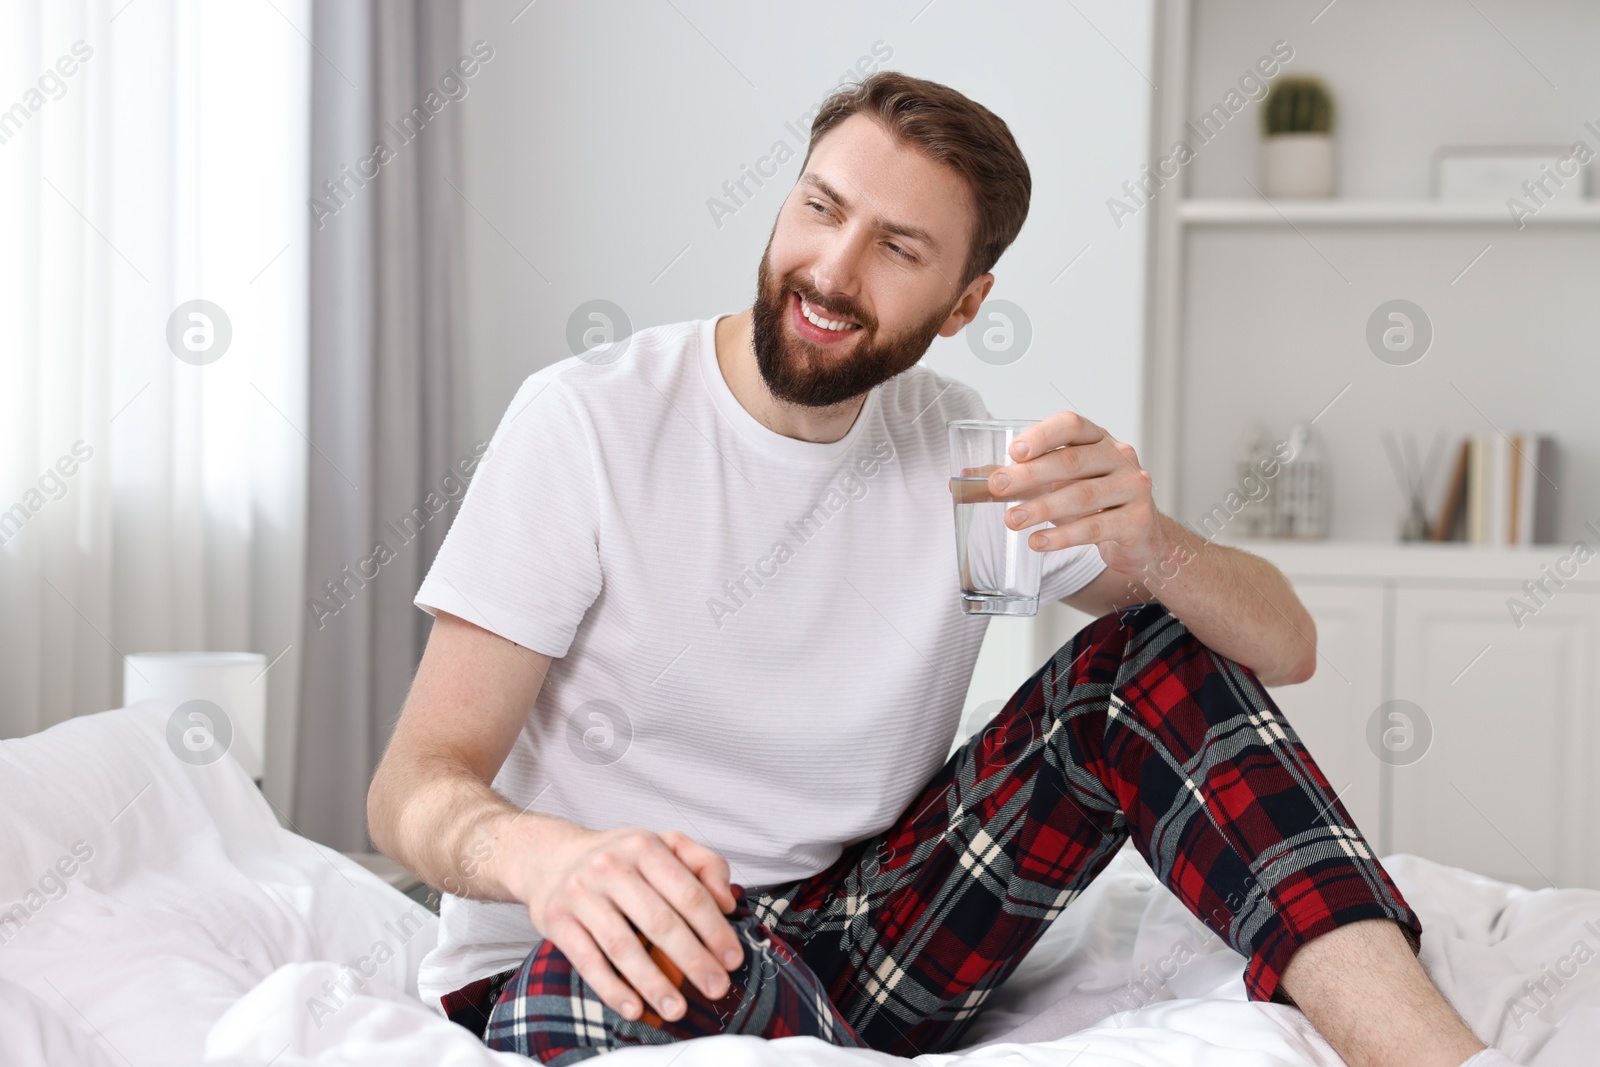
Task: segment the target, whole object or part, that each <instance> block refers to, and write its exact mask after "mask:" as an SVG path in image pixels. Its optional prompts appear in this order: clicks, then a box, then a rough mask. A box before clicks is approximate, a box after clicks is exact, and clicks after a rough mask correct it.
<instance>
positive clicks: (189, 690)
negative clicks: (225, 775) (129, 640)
mask: <svg viewBox="0 0 1600 1067" xmlns="http://www.w3.org/2000/svg"><path fill="white" fill-rule="evenodd" d="M266 670H267V657H266V656H263V655H262V654H261V653H259V652H138V653H134V654H133V655H130V656H127V657H125V658H124V660H123V667H122V702H123V703H124V704H135V703H138V702H139V701H141V700H163V701H167V702H169V703H171V704H173V705H174V710H173V714H174V722H173V723H172V724H171V726H169V729H168V732H167V737H168V740H169V742H171V743H173V745H174V751H175V752H177V753H178V754H179V755H180V756H182V757H183V758H185V759H186V760H187V761H188V762H191V763H209V762H212V761H213V760H215V759H219V758H221V756H222V755H223V754H224V751H226V752H229V753H232V755H233V758H234V759H235V760H237V761H238V762H239V764H240V766H242V767H243V768H244V770H245V773H246V774H248V775H249V776H250V777H251V778H253V779H255V780H256V782H257V784H259V783H260V781H261V777H262V774H263V773H264V772H263V761H262V754H263V753H264V752H265V751H266V748H267V679H266V677H265V674H266ZM191 701H205V702H207V703H208V704H210V705H214V707H207V706H206V705H204V704H197V705H195V706H194V707H192V708H188V709H185V708H184V707H183V705H185V704H189V703H190V702H191ZM219 709H220V711H221V713H222V715H221V720H220V721H217V715H216V711H217V710H219ZM180 713H181V714H180ZM191 723H193V724H199V725H191ZM197 731H198V732H197ZM196 737H199V738H201V741H202V743H200V744H194V743H190V742H191V741H192V740H193V739H194V738H196ZM214 742H221V745H220V746H219V747H217V748H215V749H213V743H214ZM208 750H210V751H208Z"/></svg>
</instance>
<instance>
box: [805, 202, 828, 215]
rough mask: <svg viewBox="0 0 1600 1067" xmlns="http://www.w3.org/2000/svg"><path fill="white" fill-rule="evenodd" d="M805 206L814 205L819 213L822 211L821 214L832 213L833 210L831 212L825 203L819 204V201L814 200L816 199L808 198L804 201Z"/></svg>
mask: <svg viewBox="0 0 1600 1067" xmlns="http://www.w3.org/2000/svg"><path fill="white" fill-rule="evenodd" d="M806 207H814V208H816V209H817V211H819V212H820V213H822V214H824V215H831V214H833V212H831V211H829V210H828V208H827V206H826V205H823V204H819V203H817V202H816V201H815V200H808V201H806Z"/></svg>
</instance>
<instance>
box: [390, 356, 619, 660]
mask: <svg viewBox="0 0 1600 1067" xmlns="http://www.w3.org/2000/svg"><path fill="white" fill-rule="evenodd" d="M548 369H549V368H547V370H548ZM592 448H593V436H592V433H591V431H590V427H589V425H588V424H587V422H586V420H585V419H584V418H583V416H582V412H581V410H580V408H579V405H578V403H577V401H576V400H575V399H574V398H573V397H572V395H571V393H570V392H569V390H568V389H567V388H566V387H565V386H564V385H563V384H562V383H561V382H560V381H559V380H558V379H556V378H554V377H553V376H551V375H550V374H548V373H546V372H544V371H541V372H540V373H538V374H534V375H532V376H530V377H529V378H528V379H526V380H525V381H524V382H523V383H522V386H521V388H519V389H518V390H517V394H516V396H515V397H513V398H512V401H511V405H510V406H509V407H508V408H507V409H506V413H505V415H504V416H502V417H501V420H500V425H499V426H498V427H497V428H496V429H495V432H494V436H493V437H492V438H490V441H489V449H488V451H487V453H486V454H485V455H484V457H483V459H482V460H480V461H479V466H478V469H477V472H476V475H475V477H474V478H473V479H472V482H471V483H470V484H469V485H468V487H467V492H466V495H465V496H463V497H462V500H461V509H460V511H459V512H457V514H456V517H455V520H454V521H453V522H452V523H451V524H450V529H449V531H448V532H447V533H446V534H445V538H444V542H443V543H442V544H441V545H440V546H439V552H438V554H437V555H436V556H435V557H434V559H433V564H432V566H431V567H429V569H428V574H427V577H425V578H424V579H423V581H422V585H421V587H420V588H419V589H418V590H417V595H416V599H415V601H414V603H415V604H416V605H417V607H419V608H421V609H422V610H424V611H426V612H428V614H430V615H432V614H434V613H435V612H439V611H445V612H449V613H450V614H451V615H456V616H459V617H460V618H463V619H466V620H467V621H468V622H470V623H473V624H475V625H477V626H481V627H483V628H484V629H485V630H490V631H492V632H494V633H497V634H499V635H500V636H501V637H504V638H506V639H507V640H508V641H514V642H515V643H517V644H519V645H521V646H523V647H524V648H528V649H532V650H533V651H535V652H541V653H544V654H545V655H547V656H551V657H555V658H560V657H561V656H564V655H566V653H567V649H568V647H569V646H570V645H571V644H572V639H573V636H574V635H575V634H576V633H577V630H578V624H579V623H580V622H581V621H582V620H583V616H584V614H585V612H587V611H588V610H589V605H590V604H592V603H593V602H594V600H595V598H596V597H597V596H599V595H600V549H599V506H598V493H597V491H596V488H595V487H596V484H597V482H596V477H597V475H596V473H595V468H596V466H597V464H596V463H595V462H594V457H593V455H592V451H591V450H592Z"/></svg>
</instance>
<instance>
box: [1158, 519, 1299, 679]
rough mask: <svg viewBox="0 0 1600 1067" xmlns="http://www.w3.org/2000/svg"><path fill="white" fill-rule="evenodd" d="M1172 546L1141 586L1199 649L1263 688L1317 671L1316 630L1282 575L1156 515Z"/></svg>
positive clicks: (1251, 557)
mask: <svg viewBox="0 0 1600 1067" xmlns="http://www.w3.org/2000/svg"><path fill="white" fill-rule="evenodd" d="M1157 521H1158V522H1160V524H1161V527H1162V530H1163V531H1164V532H1165V534H1166V539H1167V542H1168V545H1169V546H1170V547H1169V549H1168V552H1167V554H1166V556H1165V557H1164V559H1163V561H1162V563H1161V564H1160V566H1159V567H1158V568H1157V571H1156V573H1154V574H1146V575H1145V576H1144V583H1145V585H1146V587H1147V588H1149V590H1150V592H1151V594H1152V595H1153V596H1155V598H1156V599H1157V600H1160V601H1161V603H1163V604H1164V605H1166V607H1167V610H1169V611H1171V612H1172V614H1173V615H1174V616H1176V617H1177V618H1178V620H1179V621H1180V622H1182V623H1183V624H1184V625H1185V626H1187V627H1188V628H1189V631H1190V632H1191V633H1193V634H1194V635H1195V636H1196V637H1198V638H1199V639H1200V641H1201V643H1202V644H1204V645H1206V646H1207V647H1208V648H1210V649H1212V650H1213V651H1215V652H1219V653H1221V654H1222V655H1224V656H1227V657H1228V658H1229V659H1232V660H1234V661H1236V662H1238V663H1242V664H1243V665H1245V666H1246V667H1249V668H1250V669H1251V670H1253V671H1254V672H1255V673H1256V676H1257V677H1258V678H1259V679H1260V680H1261V682H1262V684H1263V685H1286V684H1289V683H1291V682H1298V681H1304V680H1305V679H1306V678H1309V677H1310V676H1311V672H1312V671H1313V670H1314V669H1315V666H1316V649H1317V629H1316V624H1315V623H1314V622H1313V621H1312V619H1311V614H1310V613H1309V612H1308V611H1306V609H1305V605H1303V604H1301V603H1300V598H1299V597H1297V596H1296V595H1295V593H1294V589H1293V587H1292V586H1290V584H1289V580H1288V579H1287V578H1285V577H1284V576H1283V572H1281V571H1279V570H1278V568H1276V567H1274V566H1273V565H1272V564H1271V563H1269V562H1267V561H1266V560H1264V559H1262V558H1261V557H1260V556H1256V555H1252V554H1251V553H1248V552H1244V551H1242V550H1240V549H1237V548H1232V547H1229V546H1226V545H1219V544H1216V543H1215V542H1212V541H1208V540H1206V539H1205V538H1203V537H1201V536H1200V535H1199V534H1196V533H1195V532H1194V531H1193V530H1191V529H1189V528H1188V527H1187V526H1184V525H1183V524H1182V523H1180V522H1178V521H1177V520H1176V519H1173V518H1172V517H1171V516H1168V515H1164V514H1162V515H1158V519H1157Z"/></svg>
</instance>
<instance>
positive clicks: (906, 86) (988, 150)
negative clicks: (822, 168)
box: [801, 70, 1033, 289]
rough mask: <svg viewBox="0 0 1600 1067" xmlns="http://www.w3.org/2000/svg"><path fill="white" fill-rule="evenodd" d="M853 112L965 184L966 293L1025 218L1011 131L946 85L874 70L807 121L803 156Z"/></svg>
mask: <svg viewBox="0 0 1600 1067" xmlns="http://www.w3.org/2000/svg"><path fill="white" fill-rule="evenodd" d="M858 112H859V113H861V114H865V115H868V116H869V117H871V118H873V119H875V120H877V122H878V123H879V124H880V125H882V126H883V127H884V128H885V129H886V130H888V131H889V133H890V134H891V135H893V136H894V138H895V139H896V140H898V141H900V142H902V143H904V144H908V145H910V146H911V147H913V148H915V149H917V150H918V151H920V152H922V153H923V154H924V155H926V156H927V157H928V158H929V159H932V160H933V161H934V162H936V163H942V164H944V165H945V166H947V167H950V168H951V169H952V170H954V171H955V172H956V173H957V174H959V175H961V177H962V178H963V179H964V180H965V181H966V184H967V188H968V189H969V190H971V193H972V206H973V209H974V210H975V211H976V213H977V230H976V232H975V233H974V235H973V241H972V247H971V248H969V249H967V261H966V264H965V267H964V268H963V270H962V272H961V284H960V288H962V289H965V288H966V287H967V285H968V283H970V282H971V281H972V279H974V278H976V277H977V276H978V275H980V274H982V273H984V272H985V271H987V270H989V269H990V268H992V267H993V266H994V265H995V262H996V261H997V260H998V259H999V258H1000V253H1002V252H1004V251H1005V250H1006V249H1007V248H1008V247H1009V246H1010V245H1011V242H1012V241H1014V240H1016V237H1017V233H1018V232H1019V231H1020V230H1021V229H1022V223H1023V220H1025V219H1026V218H1027V217H1028V198H1029V196H1030V194H1031V193H1032V191H1033V179H1032V178H1031V177H1030V176H1029V174H1028V161H1027V160H1025V159H1023V158H1022V151H1021V149H1019V148H1018V147H1017V142H1016V141H1015V140H1014V139H1013V138H1012V136H1011V129H1010V127H1008V126H1007V125H1006V124H1005V122H1004V121H1003V120H1002V119H1001V118H1000V116H998V115H996V114H995V113H994V112H992V111H990V110H989V109H988V108H986V107H984V106H983V105H982V104H979V103H976V102H974V101H972V100H969V99H968V98H967V97H965V96H963V95H962V94H960V93H958V92H956V91H955V90H954V89H952V88H950V87H949V86H947V85H940V84H939V83H938V82H931V81H926V80H924V79H922V78H913V77H911V76H910V75H909V74H902V73H900V72H899V71H896V70H880V71H878V72H877V73H876V74H873V75H872V76H871V77H869V78H868V79H867V80H866V81H864V82H861V83H860V84H853V85H847V86H845V87H843V88H841V89H839V90H838V91H836V92H835V93H834V94H833V95H832V96H830V97H828V99H827V100H825V101H824V102H823V104H822V107H821V109H820V110H819V111H818V112H817V117H816V118H815V119H813V120H812V122H811V143H810V144H809V145H808V146H807V147H806V159H807V160H809V159H810V158H811V150H812V149H813V148H815V147H816V146H817V141H819V140H820V139H821V138H822V135H823V134H825V133H827V132H828V131H829V130H831V129H833V128H834V127H835V126H837V125H839V123H841V122H843V121H844V120H845V119H847V118H849V117H850V116H851V115H854V114H857V113H858ZM801 169H802V170H804V164H803V163H802V166H801Z"/></svg>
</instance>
